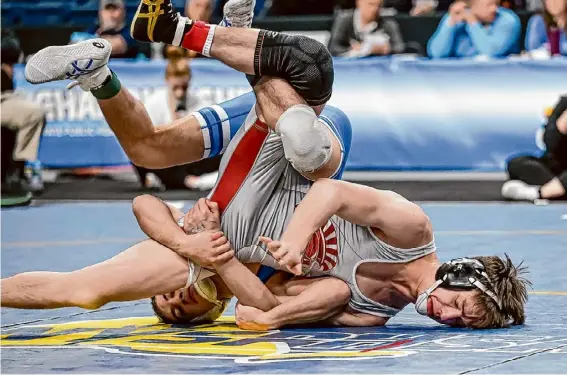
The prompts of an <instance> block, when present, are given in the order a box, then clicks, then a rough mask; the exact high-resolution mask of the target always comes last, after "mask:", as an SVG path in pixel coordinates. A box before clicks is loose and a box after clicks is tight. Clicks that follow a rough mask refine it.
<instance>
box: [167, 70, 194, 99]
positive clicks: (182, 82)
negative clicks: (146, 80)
mask: <svg viewBox="0 0 567 375" xmlns="http://www.w3.org/2000/svg"><path fill="white" fill-rule="evenodd" d="M189 81H190V77H189V76H188V75H186V76H180V77H174V76H172V77H168V78H167V86H168V87H169V90H170V92H171V94H172V95H173V97H174V98H175V100H183V99H184V98H185V97H186V96H187V90H189Z"/></svg>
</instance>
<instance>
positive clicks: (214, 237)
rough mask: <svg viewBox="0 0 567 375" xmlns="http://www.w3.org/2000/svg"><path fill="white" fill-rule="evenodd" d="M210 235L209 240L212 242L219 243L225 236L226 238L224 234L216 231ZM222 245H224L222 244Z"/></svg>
mask: <svg viewBox="0 0 567 375" xmlns="http://www.w3.org/2000/svg"><path fill="white" fill-rule="evenodd" d="M208 234H209V240H211V241H217V240H219V239H222V238H223V237H225V236H224V233H223V232H221V231H215V232H212V233H210V232H209V233H208ZM225 239H226V237H225ZM227 241H228V240H227ZM225 242H226V241H225ZM221 245H222V243H221Z"/></svg>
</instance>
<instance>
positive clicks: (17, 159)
mask: <svg viewBox="0 0 567 375" xmlns="http://www.w3.org/2000/svg"><path fill="white" fill-rule="evenodd" d="M20 55H21V49H20V46H19V41H18V39H17V38H16V37H15V35H13V34H12V33H9V32H7V31H4V30H3V31H2V80H1V82H2V94H1V107H0V120H1V125H2V205H3V206H4V205H5V204H7V205H11V204H27V203H29V201H30V200H31V193H30V191H34V192H39V191H41V190H42V189H43V182H42V179H41V171H40V170H36V171H33V172H34V173H33V174H32V175H31V176H27V175H26V173H25V166H26V163H31V162H36V161H37V154H38V150H39V141H40V139H41V134H42V132H43V128H44V126H45V112H44V111H43V109H42V108H41V107H40V106H39V105H37V104H35V103H33V102H31V101H29V100H28V99H27V98H26V97H25V95H21V94H19V93H16V92H15V91H14V89H15V85H14V64H16V63H18V61H19V59H20Z"/></svg>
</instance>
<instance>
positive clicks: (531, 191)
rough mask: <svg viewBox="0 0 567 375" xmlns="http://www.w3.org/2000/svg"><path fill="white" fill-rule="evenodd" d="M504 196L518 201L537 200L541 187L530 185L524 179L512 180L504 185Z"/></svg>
mask: <svg viewBox="0 0 567 375" xmlns="http://www.w3.org/2000/svg"><path fill="white" fill-rule="evenodd" d="M502 196H503V197H504V198H508V199H513V200H517V201H520V200H521V201H532V202H533V201H535V200H537V199H539V198H540V196H539V187H538V186H530V185H528V184H526V183H525V182H523V181H518V180H510V181H506V182H505V183H504V185H502Z"/></svg>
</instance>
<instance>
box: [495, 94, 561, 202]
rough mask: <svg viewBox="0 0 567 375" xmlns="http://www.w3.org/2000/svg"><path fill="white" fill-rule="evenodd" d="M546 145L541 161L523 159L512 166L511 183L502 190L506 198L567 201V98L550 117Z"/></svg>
mask: <svg viewBox="0 0 567 375" xmlns="http://www.w3.org/2000/svg"><path fill="white" fill-rule="evenodd" d="M543 144H544V145H545V152H544V154H543V155H542V156H541V157H534V156H530V155H523V156H518V157H515V158H513V159H511V160H510V161H509V162H508V166H507V169H508V175H509V178H510V181H507V182H506V183H505V184H504V185H503V186H502V195H503V196H504V197H505V198H508V199H514V200H527V201H534V200H536V199H552V198H566V197H567V196H566V194H565V191H566V190H567V96H563V97H561V99H560V100H559V103H558V104H557V105H556V106H555V108H554V109H553V111H552V113H551V115H550V116H549V118H548V120H547V123H546V124H545V129H544V131H543Z"/></svg>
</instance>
